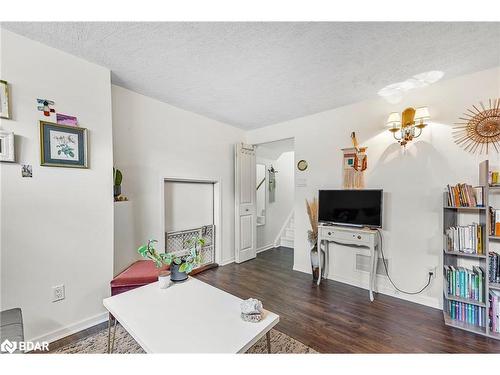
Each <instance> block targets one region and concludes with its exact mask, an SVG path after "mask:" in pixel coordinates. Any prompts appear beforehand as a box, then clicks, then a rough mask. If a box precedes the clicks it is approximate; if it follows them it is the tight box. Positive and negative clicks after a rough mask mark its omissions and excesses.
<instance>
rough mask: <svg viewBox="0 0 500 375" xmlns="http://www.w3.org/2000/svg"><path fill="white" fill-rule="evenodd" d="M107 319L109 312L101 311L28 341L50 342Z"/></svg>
mask: <svg viewBox="0 0 500 375" xmlns="http://www.w3.org/2000/svg"><path fill="white" fill-rule="evenodd" d="M107 320H108V313H107V312H105V313H101V314H98V315H95V316H93V317H90V318H88V319H84V320H81V321H79V322H77V323H73V324H70V325H68V326H66V327H63V328H59V329H56V330H55V331H52V332H49V333H46V334H44V335H41V336H38V337H33V338H29V339H28V340H27V341H33V342H40V341H47V342H49V343H50V342H54V341H57V340H60V339H62V338H64V337H67V336H69V335H72V334H74V333H77V332H80V331H83V330H84V329H87V328H90V327H93V326H95V325H97V324H100V323H104V322H106V321H107Z"/></svg>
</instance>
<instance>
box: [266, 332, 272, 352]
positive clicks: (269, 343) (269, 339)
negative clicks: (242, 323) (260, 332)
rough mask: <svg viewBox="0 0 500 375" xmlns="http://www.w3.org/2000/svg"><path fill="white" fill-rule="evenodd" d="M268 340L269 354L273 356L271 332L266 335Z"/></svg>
mask: <svg viewBox="0 0 500 375" xmlns="http://www.w3.org/2000/svg"><path fill="white" fill-rule="evenodd" d="M266 340H267V352H268V353H269V354H271V331H268V332H267V333H266Z"/></svg>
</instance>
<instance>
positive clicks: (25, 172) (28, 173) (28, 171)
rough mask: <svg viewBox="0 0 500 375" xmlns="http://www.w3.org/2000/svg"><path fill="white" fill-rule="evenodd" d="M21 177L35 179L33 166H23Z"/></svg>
mask: <svg viewBox="0 0 500 375" xmlns="http://www.w3.org/2000/svg"><path fill="white" fill-rule="evenodd" d="M21 176H22V177H33V166H32V165H30V164H22V165H21Z"/></svg>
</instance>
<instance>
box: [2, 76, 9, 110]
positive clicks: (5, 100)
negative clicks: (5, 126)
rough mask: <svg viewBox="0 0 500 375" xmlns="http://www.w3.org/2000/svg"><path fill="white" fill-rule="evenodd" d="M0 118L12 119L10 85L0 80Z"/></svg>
mask: <svg viewBox="0 0 500 375" xmlns="http://www.w3.org/2000/svg"><path fill="white" fill-rule="evenodd" d="M0 118H5V119H10V101H9V84H8V83H7V82H6V81H2V80H0Z"/></svg>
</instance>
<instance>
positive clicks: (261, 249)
mask: <svg viewBox="0 0 500 375" xmlns="http://www.w3.org/2000/svg"><path fill="white" fill-rule="evenodd" d="M275 247H276V246H275V245H274V244H273V243H271V244H269V245H265V246H262V247H259V248H258V249H257V254H258V253H262V252H263V251H267V250H271V249H274V248H275Z"/></svg>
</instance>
